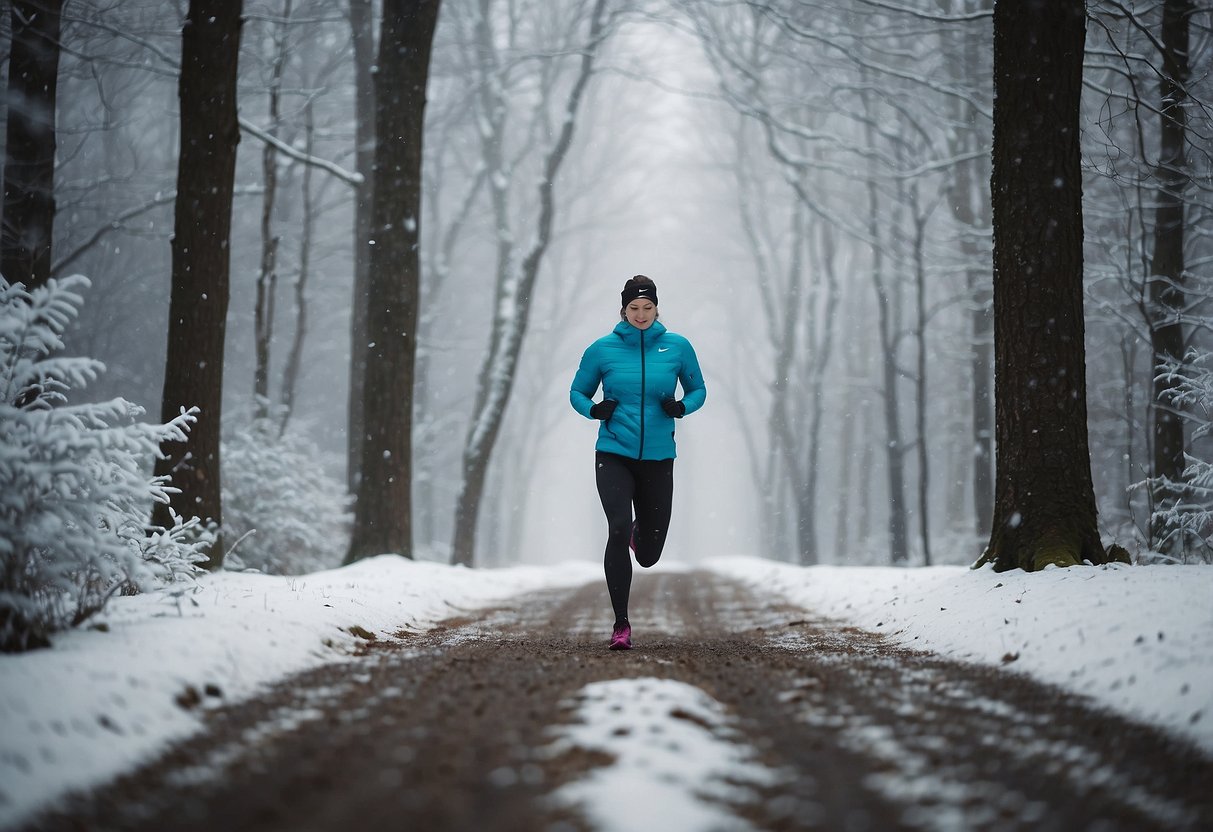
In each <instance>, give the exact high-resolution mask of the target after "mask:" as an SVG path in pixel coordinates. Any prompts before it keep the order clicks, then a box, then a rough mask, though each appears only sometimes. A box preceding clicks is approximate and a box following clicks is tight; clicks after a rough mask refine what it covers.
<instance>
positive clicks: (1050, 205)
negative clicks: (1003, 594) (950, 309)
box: [979, 0, 1107, 571]
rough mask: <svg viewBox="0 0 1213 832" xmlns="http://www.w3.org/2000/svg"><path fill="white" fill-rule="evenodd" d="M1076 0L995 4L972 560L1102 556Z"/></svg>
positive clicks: (1041, 562) (1028, 566) (1080, 17)
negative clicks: (1093, 449) (985, 513)
mask: <svg viewBox="0 0 1213 832" xmlns="http://www.w3.org/2000/svg"><path fill="white" fill-rule="evenodd" d="M1085 28H1086V9H1085V7H1084V3H1083V0H1029V1H1028V2H1009V0H999V2H997V3H995V6H994V84H995V103H994V152H993V163H994V164H993V175H992V178H991V192H992V195H993V208H994V368H995V377H994V392H995V432H996V438H997V445H996V447H997V461H996V468H997V480H996V487H995V498H994V502H995V513H994V528H993V531H992V532H991V535H990V544H989V547H988V548H987V549H986V552H985V553H984V554H983V556H982V558H981V559H980V561H979V563H993V564H994V568H995V569H996V570H998V571H1003V570H1007V569H1015V568H1020V569H1025V570H1028V571H1033V570H1037V569H1041V568H1043V567H1044V566H1046V565H1048V564H1056V565H1058V566H1069V565H1074V564H1079V563H1082V562H1083V561H1084V560H1086V561H1092V562H1094V563H1103V562H1105V561H1106V560H1107V554H1106V553H1105V552H1104V548H1103V544H1102V543H1101V542H1100V539H1099V530H1098V528H1097V527H1096V508H1095V493H1094V489H1093V487H1092V482H1091V458H1090V451H1089V449H1088V445H1087V385H1086V363H1085V352H1086V350H1085V345H1084V341H1083V338H1084V330H1085V327H1084V322H1083V297H1082V290H1083V281H1082V270H1083V260H1082V236H1083V227H1082V168H1081V165H1080V157H1079V129H1078V112H1079V99H1080V94H1081V90H1082V62H1083V47H1084V36H1085Z"/></svg>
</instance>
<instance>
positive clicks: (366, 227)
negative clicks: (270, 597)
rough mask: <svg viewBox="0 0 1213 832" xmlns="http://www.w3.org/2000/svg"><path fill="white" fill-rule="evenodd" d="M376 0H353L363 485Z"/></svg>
mask: <svg viewBox="0 0 1213 832" xmlns="http://www.w3.org/2000/svg"><path fill="white" fill-rule="evenodd" d="M372 8H373V3H372V0H349V15H350V34H351V40H352V43H353V47H354V143H355V147H354V160H355V161H354V169H355V170H356V171H357V172H358V173H359V174H361V175H362V183H361V184H360V185H359V186H358V191H357V195H356V196H355V202H354V275H353V277H354V280H353V283H354V291H353V301H352V306H351V314H350V392H349V407H348V418H349V424H348V425H347V426H346V457H347V463H346V482H347V485H348V487H349V489H350V493H355V492H356V491H357V488H358V481H359V468H360V466H361V464H362V440H363V439H364V437H365V432H366V431H365V429H364V427H363V424H364V422H363V412H362V408H363V396H364V394H365V384H366V356H367V348H366V344H367V306H368V304H369V303H370V290H369V271H370V262H371V202H372V196H373V193H374V187H375V177H374V175H373V169H374V164H375V112H376V111H375V83H374V76H373V74H372V68H373V65H374V62H375V61H374V56H375V23H374V15H373V11H372Z"/></svg>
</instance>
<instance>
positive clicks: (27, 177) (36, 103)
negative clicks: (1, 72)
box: [0, 0, 63, 289]
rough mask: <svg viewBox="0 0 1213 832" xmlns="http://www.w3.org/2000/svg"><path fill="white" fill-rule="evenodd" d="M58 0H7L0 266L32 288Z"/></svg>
mask: <svg viewBox="0 0 1213 832" xmlns="http://www.w3.org/2000/svg"><path fill="white" fill-rule="evenodd" d="M62 11H63V0H12V6H11V17H12V51H11V53H10V55H9V69H8V98H7V115H8V123H7V125H6V133H5V145H4V148H5V153H4V213H3V227H2V229H0V274H3V275H4V277H5V279H6V280H8V281H9V282H10V283H23V284H25V286H26V288H27V289H33V288H35V287H38V286H41V285H43V284H45V283H46V281H47V280H48V279H49V278H50V276H51V241H52V238H53V232H54V222H55V99H56V92H57V89H58V83H59V31H60V26H61V17H62Z"/></svg>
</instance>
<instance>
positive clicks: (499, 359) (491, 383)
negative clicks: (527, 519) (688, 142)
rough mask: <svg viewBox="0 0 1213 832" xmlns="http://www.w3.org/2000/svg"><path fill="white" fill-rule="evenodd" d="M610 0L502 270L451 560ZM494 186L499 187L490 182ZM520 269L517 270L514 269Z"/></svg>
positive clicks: (471, 537) (470, 519)
mask: <svg viewBox="0 0 1213 832" xmlns="http://www.w3.org/2000/svg"><path fill="white" fill-rule="evenodd" d="M605 10H606V0H596V2H595V3H594V9H593V12H592V13H591V19H590V32H589V40H588V41H587V43H586V46H585V48H584V50H583V51H582V53H581V65H580V70H579V72H578V75H577V79H576V81H575V82H574V84H573V87H572V89H571V91H570V92H569V98H568V103H567V105H566V107H565V108H564V115H565V118H564V120H563V122H562V124H561V128H560V133H559V134H558V136H557V138H556V141H555V143H554V144H553V145H552V148H551V150H550V151H549V153H548V154H547V157H546V159H544V165H543V178H542V180H541V182H540V184H539V221H538V223H537V228H536V229H535V236H534V242H533V243H532V244H531V247H530V249H529V250H528V251H527V254H526V256H525V257H524V258H523V259H522V262H521V263H519V264H517V265H511V264H506V266H505V268H506V269H508V270H509V271H508V272H507V273H505V274H504V275H502V274H499V280H500V279H501V278H502V277H504V280H505V284H506V285H504V286H503V285H502V284H500V283H499V286H498V292H497V295H498V298H499V299H501V300H502V301H503V302H500V303H498V304H497V305H496V307H495V308H494V310H493V313H494V321H493V334H492V336H491V343H490V348H489V351H488V354H487V355H486V356H485V360H484V363H483V364H482V365H481V368H480V373H479V376H478V379H479V381H478V387H477V393H476V399H475V404H474V405H473V407H472V422H471V424H470V425H469V427H468V435H467V441H466V443H465V445H464V452H463V466H462V475H463V478H462V481H461V483H460V488H459V494H458V497H457V498H456V503H455V536H454V540H453V541H452V544H451V561H452V562H453V563H456V564H463V565H465V566H471V565H472V564H473V561H474V558H475V552H476V526H477V522H478V520H479V516H480V503H481V498H482V497H483V494H484V481H485V474H486V473H487V471H488V466H489V461H490V458H491V456H492V453H493V446H494V445H495V444H496V442H497V434H498V432H499V431H500V429H501V421H502V419H503V418H504V416H505V411H506V407H507V405H508V404H509V398H510V392H511V390H512V388H513V383H514V373H515V372H516V370H517V368H518V356H519V353H520V352H521V349H522V342H523V338H524V337H525V335H526V326H527V317H528V315H529V312H530V308H531V306H530V305H529V304H528V301H529V299H530V297H531V290H532V289H533V288H534V285H535V280H536V278H537V277H538V276H539V268H540V266H541V265H542V262H543V257H544V254H545V253H546V252H547V247H548V244H549V243H550V241H551V236H552V226H553V222H554V220H555V213H556V202H555V193H554V188H555V180H556V175H557V173H558V172H559V171H560V166H561V165H562V164H563V162H564V158H565V156H566V155H567V154H568V150H569V147H570V146H571V145H572V142H573V130H574V127H575V125H576V117H577V110H578V108H579V106H580V104H581V99H582V97H583V95H584V93H585V88H586V85H587V84H588V83H589V80H590V77H591V75H592V74H593V69H594V56H595V54H596V52H597V49H598V46H599V44H600V41H601V39H602V32H603V17H604V15H605ZM490 187H491V188H494V189H495V187H496V185H495V183H490ZM515 269H516V270H517V273H516V274H513V273H512V272H513V270H515Z"/></svg>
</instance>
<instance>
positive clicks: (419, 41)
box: [346, 0, 439, 563]
mask: <svg viewBox="0 0 1213 832" xmlns="http://www.w3.org/2000/svg"><path fill="white" fill-rule="evenodd" d="M438 7H439V0H413V2H408V0H385V2H384V4H383V24H382V27H381V29H380V38H379V60H378V64H377V72H376V74H375V135H376V137H377V138H376V144H375V179H376V182H375V185H374V187H373V193H372V200H371V205H372V207H371V217H372V231H373V242H374V245H373V246H372V248H371V261H370V270H369V273H368V285H367V290H368V295H369V297H370V299H371V302H370V304H369V307H368V313H367V338H368V339H369V340H368V342H367V344H366V347H365V349H366V359H365V360H366V378H365V383H364V388H363V399H362V401H363V418H364V424H365V436H364V441H363V442H362V448H361V460H362V462H361V465H360V472H359V478H358V487H357V491H356V494H357V501H358V502H357V504H356V507H355V512H354V530H353V536H352V539H351V540H350V550H349V553H348V554H347V555H346V562H347V563H351V562H353V561H356V560H359V559H360V558H364V557H369V556H372V555H378V554H382V553H385V552H396V553H398V554H400V555H403V556H405V557H412V554H413V542H412V476H413V472H412V457H413V437H412V432H413V392H414V385H413V372H414V360H415V357H416V351H417V326H418V318H419V315H418V300H419V285H420V261H419V258H418V253H417V249H418V242H419V241H420V239H421V235H420V230H421V184H422V180H421V158H422V135H423V132H424V123H425V103H426V80H427V78H428V77H429V65H430V49H431V47H432V45H433V40H434V28H435V25H436V24H437V21H438ZM355 346H357V345H355Z"/></svg>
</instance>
